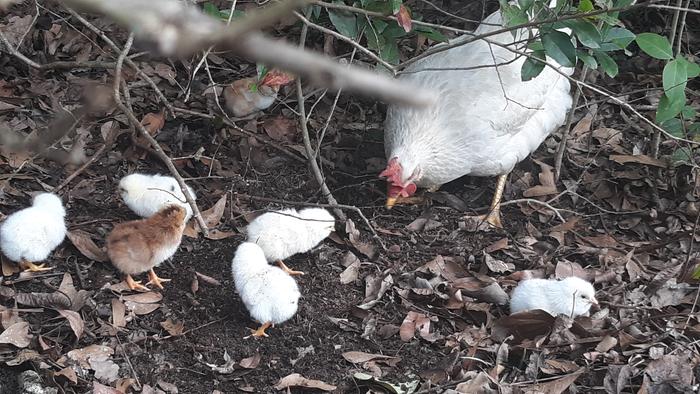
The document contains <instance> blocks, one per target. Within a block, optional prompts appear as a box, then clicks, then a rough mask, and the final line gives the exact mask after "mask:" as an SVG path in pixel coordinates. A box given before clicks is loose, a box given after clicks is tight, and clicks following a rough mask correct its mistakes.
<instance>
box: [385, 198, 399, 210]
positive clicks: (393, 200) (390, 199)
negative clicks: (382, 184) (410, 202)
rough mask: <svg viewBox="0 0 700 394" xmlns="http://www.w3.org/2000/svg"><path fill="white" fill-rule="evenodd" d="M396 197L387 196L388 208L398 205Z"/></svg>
mask: <svg viewBox="0 0 700 394" xmlns="http://www.w3.org/2000/svg"><path fill="white" fill-rule="evenodd" d="M396 200H397V198H396V197H387V198H386V209H391V208H393V207H394V205H396Z"/></svg>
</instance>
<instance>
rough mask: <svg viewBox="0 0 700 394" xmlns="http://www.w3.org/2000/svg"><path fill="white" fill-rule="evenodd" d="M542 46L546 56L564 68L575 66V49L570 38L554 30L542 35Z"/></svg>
mask: <svg viewBox="0 0 700 394" xmlns="http://www.w3.org/2000/svg"><path fill="white" fill-rule="evenodd" d="M542 45H544V49H545V51H546V52H547V55H548V56H549V57H551V58H552V59H554V60H556V62H557V63H559V64H560V65H562V66H564V67H574V66H575V65H576V48H574V45H573V44H572V43H571V37H569V36H568V35H567V34H564V33H562V32H560V31H557V30H554V31H550V32H548V33H543V34H542Z"/></svg>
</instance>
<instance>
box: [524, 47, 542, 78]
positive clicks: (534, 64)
mask: <svg viewBox="0 0 700 394" xmlns="http://www.w3.org/2000/svg"><path fill="white" fill-rule="evenodd" d="M532 56H533V57H535V58H538V59H540V60H545V54H544V51H534V52H532ZM543 69H544V63H542V62H538V61H537V60H535V59H533V58H530V57H528V58H527V59H525V62H524V63H523V66H522V68H521V69H520V79H521V80H523V81H524V82H525V81H529V80H531V79H532V78H535V77H536V76H538V75H540V73H541V72H542V70H543Z"/></svg>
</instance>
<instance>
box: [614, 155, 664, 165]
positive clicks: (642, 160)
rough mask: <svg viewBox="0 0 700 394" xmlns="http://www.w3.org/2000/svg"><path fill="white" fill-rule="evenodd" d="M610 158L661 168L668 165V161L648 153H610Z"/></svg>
mask: <svg viewBox="0 0 700 394" xmlns="http://www.w3.org/2000/svg"><path fill="white" fill-rule="evenodd" d="M609 158H610V160H612V161H614V162H616V163H620V164H625V163H639V164H645V165H648V166H654V167H660V168H667V167H668V163H667V162H666V161H664V160H660V159H655V158H653V157H651V156H647V155H610V157H609Z"/></svg>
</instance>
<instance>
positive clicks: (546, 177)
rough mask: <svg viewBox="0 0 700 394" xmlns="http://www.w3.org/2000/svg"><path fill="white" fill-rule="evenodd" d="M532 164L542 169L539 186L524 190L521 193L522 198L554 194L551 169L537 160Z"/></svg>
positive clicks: (554, 188) (555, 190)
mask: <svg viewBox="0 0 700 394" xmlns="http://www.w3.org/2000/svg"><path fill="white" fill-rule="evenodd" d="M534 162H535V163H537V164H538V165H539V166H540V168H542V171H540V175H539V179H540V184H539V185H537V186H533V187H531V188H529V189H527V190H525V191H524V192H523V196H524V197H540V196H548V195H550V194H556V193H557V185H556V183H555V182H554V172H553V171H552V170H553V167H552V166H550V165H548V164H545V163H543V162H541V161H538V160H534Z"/></svg>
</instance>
